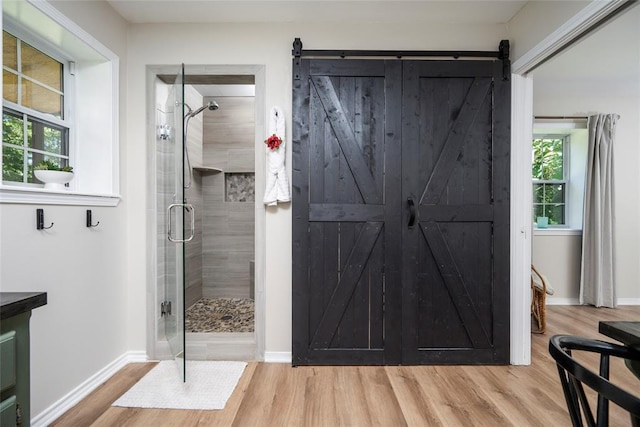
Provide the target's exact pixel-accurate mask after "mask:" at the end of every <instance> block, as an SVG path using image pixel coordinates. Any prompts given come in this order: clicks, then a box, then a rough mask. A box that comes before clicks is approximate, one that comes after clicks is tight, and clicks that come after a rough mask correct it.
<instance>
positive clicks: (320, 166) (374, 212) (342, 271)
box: [293, 60, 401, 364]
mask: <svg viewBox="0 0 640 427" xmlns="http://www.w3.org/2000/svg"><path fill="white" fill-rule="evenodd" d="M302 62H303V64H302V70H303V72H302V75H301V79H300V80H299V81H297V82H298V85H297V86H296V85H294V98H295V99H298V100H299V101H300V103H299V104H298V106H297V107H296V109H295V110H294V116H295V117H294V123H297V124H298V126H296V125H295V124H294V164H295V165H296V167H295V171H294V180H293V191H294V200H293V213H294V229H293V233H294V253H293V265H294V281H295V283H296V286H295V288H294V293H293V304H294V340H293V359H294V360H293V363H294V364H336V363H342V364H384V363H390V362H391V361H395V362H396V363H399V360H400V353H399V351H400V349H399V344H398V343H399V340H400V337H399V336H398V335H397V334H395V335H394V334H389V331H388V330H386V329H385V328H391V327H394V326H395V327H397V326H398V325H399V323H400V322H399V315H396V317H397V320H394V318H393V313H394V310H393V309H391V310H389V309H388V308H385V305H384V304H385V301H384V299H385V295H386V294H389V295H393V294H394V293H395V294H397V295H398V296H399V295H400V293H401V289H400V279H399V271H400V262H401V261H400V256H399V254H398V253H397V252H395V253H390V252H389V248H390V246H389V245H392V246H397V245H398V243H394V242H396V241H399V240H400V215H401V212H400V211H399V210H398V209H397V207H398V206H399V200H400V199H399V197H400V195H399V193H398V192H397V191H395V192H393V193H390V192H389V189H390V188H391V189H394V190H395V189H396V188H398V186H399V179H400V177H399V176H396V177H395V178H394V177H392V178H390V179H387V178H385V170H386V169H388V168H391V170H399V167H400V141H399V138H400V121H399V117H400V112H399V111H397V110H389V105H394V107H395V105H396V104H397V103H398V102H399V93H400V92H399V90H398V87H399V84H400V79H401V68H400V63H399V61H376V62H375V63H372V62H370V61H348V62H345V61H339V60H313V61H312V60H302ZM296 93H297V94H296ZM307 124H308V126H307ZM307 130H308V132H307ZM302 140H304V141H305V142H304V143H300V144H297V143H295V141H302ZM389 202H391V203H392V204H394V205H395V206H396V209H394V210H392V209H389V208H386V206H387V203H389ZM394 275H395V280H394V281H395V285H394V286H396V290H395V291H394V290H391V291H389V290H385V287H388V286H389V283H388V282H387V280H389V279H391V278H393V277H394ZM396 311H397V312H398V313H399V307H398V308H396ZM385 337H386V338H387V339H385ZM389 337H390V338H389ZM394 340H396V341H397V342H396V343H395V344H393V345H390V343H393V341H394ZM393 352H395V354H392V353H393Z"/></svg>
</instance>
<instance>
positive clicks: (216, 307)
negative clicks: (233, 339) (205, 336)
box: [185, 298, 255, 333]
mask: <svg viewBox="0 0 640 427" xmlns="http://www.w3.org/2000/svg"><path fill="white" fill-rule="evenodd" d="M254 309H255V304H254V301H253V300H252V299H250V298H202V299H200V300H198V301H197V302H196V303H194V304H193V305H192V306H191V307H189V308H188V309H187V316H186V320H185V330H186V332H196V333H198V332H253V331H254Z"/></svg>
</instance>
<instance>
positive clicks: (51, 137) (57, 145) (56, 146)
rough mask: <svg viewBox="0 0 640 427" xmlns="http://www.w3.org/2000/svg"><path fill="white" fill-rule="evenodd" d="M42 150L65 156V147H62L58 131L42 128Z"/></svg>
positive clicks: (60, 133)
mask: <svg viewBox="0 0 640 427" xmlns="http://www.w3.org/2000/svg"><path fill="white" fill-rule="evenodd" d="M44 149H45V151H48V152H51V153H58V154H67V153H66V147H63V145H62V131H61V130H60V129H54V128H50V127H48V126H45V127H44Z"/></svg>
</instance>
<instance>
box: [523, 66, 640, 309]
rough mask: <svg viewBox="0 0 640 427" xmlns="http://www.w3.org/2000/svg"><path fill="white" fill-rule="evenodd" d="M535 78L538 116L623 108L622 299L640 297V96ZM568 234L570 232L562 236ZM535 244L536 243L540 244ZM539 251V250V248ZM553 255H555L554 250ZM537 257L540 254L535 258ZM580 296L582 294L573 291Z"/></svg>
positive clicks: (619, 159) (618, 255)
mask: <svg viewBox="0 0 640 427" xmlns="http://www.w3.org/2000/svg"><path fill="white" fill-rule="evenodd" d="M543 85H544V84H543V82H536V80H535V77H534V88H535V87H536V86H537V87H538V89H534V107H533V108H534V114H537V115H545V116H548V115H569V116H575V115H587V114H593V113H618V114H620V120H619V121H618V125H617V128H616V137H617V139H616V143H615V145H614V162H615V166H614V168H615V169H614V182H615V188H616V189H615V192H616V194H615V196H614V198H615V210H616V222H615V224H616V235H615V241H616V244H615V249H614V251H615V260H616V261H615V268H616V275H617V284H616V286H617V288H616V289H617V296H618V298H635V299H638V298H640V287H638V280H637V279H638V277H640V276H639V275H640V264H639V263H638V259H639V257H640V227H639V226H638V218H640V173H639V172H638V166H637V165H638V164H639V163H640V143H639V142H640V98H638V97H637V96H635V94H633V93H630V94H629V95H628V96H626V97H623V96H616V97H608V96H607V91H606V87H605V88H602V89H603V90H598V88H597V87H591V91H592V93H593V94H589V93H586V92H582V91H581V92H575V93H566V92H564V91H560V89H559V87H558V86H556V85H555V84H552V85H550V87H544V86H543ZM556 238H557V239H563V238H564V239H566V237H556ZM566 245H567V243H566V242H565V243H559V244H558V245H556V246H552V247H551V248H550V250H555V251H558V255H559V256H563V255H562V254H561V253H560V252H561V251H562V248H564V247H565V246H566ZM534 247H535V243H534ZM535 252H536V251H534V253H535ZM548 255H549V254H548ZM534 262H536V261H535V258H534ZM568 296H569V297H573V298H577V297H578V295H577V293H575V294H572V295H568Z"/></svg>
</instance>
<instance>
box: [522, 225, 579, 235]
mask: <svg viewBox="0 0 640 427" xmlns="http://www.w3.org/2000/svg"><path fill="white" fill-rule="evenodd" d="M533 235H534V236H582V230H579V229H576V228H553V227H552V228H536V227H533Z"/></svg>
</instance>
